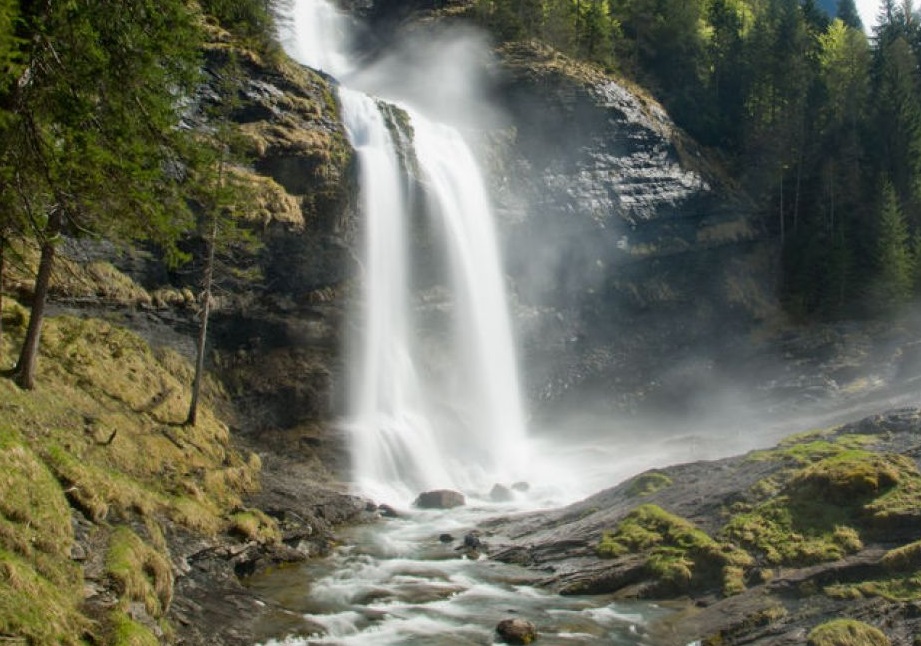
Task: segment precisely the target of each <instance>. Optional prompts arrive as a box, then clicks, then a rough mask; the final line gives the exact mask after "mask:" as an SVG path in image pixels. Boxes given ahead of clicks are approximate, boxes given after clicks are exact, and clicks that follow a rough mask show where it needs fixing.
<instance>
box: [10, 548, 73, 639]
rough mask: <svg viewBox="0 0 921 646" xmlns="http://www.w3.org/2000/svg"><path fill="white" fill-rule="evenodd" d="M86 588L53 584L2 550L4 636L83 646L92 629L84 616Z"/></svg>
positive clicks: (29, 564)
mask: <svg viewBox="0 0 921 646" xmlns="http://www.w3.org/2000/svg"><path fill="white" fill-rule="evenodd" d="M82 592H83V590H82V585H81V584H79V583H75V582H70V583H62V582H60V581H55V582H52V581H50V580H49V579H48V578H46V577H44V576H42V575H41V574H39V573H38V572H37V571H36V569H35V567H34V565H33V563H32V562H31V561H29V560H28V559H25V558H23V557H21V556H19V555H17V554H14V553H12V552H9V551H7V550H3V549H0V635H4V636H10V635H16V636H20V637H24V638H25V639H26V640H27V641H28V643H30V644H41V645H46V644H47V645H48V646H51V645H53V644H79V643H81V637H82V636H83V635H84V633H86V632H87V631H88V630H89V628H90V622H89V620H88V619H87V618H86V617H84V616H82V615H81V614H80V610H79V608H80V603H81V602H82V599H83V597H82Z"/></svg>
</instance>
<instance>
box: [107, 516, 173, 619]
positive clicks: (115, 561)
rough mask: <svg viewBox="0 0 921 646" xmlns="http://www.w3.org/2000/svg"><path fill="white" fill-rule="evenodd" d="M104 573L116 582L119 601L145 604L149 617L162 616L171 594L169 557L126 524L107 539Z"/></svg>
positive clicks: (124, 603)
mask: <svg viewBox="0 0 921 646" xmlns="http://www.w3.org/2000/svg"><path fill="white" fill-rule="evenodd" d="M106 574H108V575H109V576H110V577H112V578H113V579H114V580H115V582H116V584H117V585H116V587H117V589H118V590H119V593H120V595H119V596H120V599H121V603H122V604H123V605H127V604H128V603H129V602H131V601H137V602H141V603H143V604H144V607H145V608H146V609H147V612H148V614H150V615H151V616H152V617H162V616H163V614H164V613H165V612H166V610H167V608H169V604H170V601H171V600H172V598H173V575H172V571H171V569H170V564H169V559H168V558H167V557H166V555H164V554H162V553H160V552H159V551H158V550H157V549H155V548H153V547H151V546H150V545H148V544H147V543H145V542H144V541H143V540H141V538H140V537H139V536H138V535H137V534H135V533H134V532H133V531H132V530H131V529H129V528H127V527H117V528H116V529H115V531H114V532H113V533H112V536H111V538H110V540H109V549H108V552H107V553H106Z"/></svg>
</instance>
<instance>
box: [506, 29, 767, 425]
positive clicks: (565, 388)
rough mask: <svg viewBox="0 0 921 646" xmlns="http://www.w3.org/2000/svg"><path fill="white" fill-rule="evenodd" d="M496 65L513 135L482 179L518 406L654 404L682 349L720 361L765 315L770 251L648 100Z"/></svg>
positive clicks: (542, 54)
mask: <svg viewBox="0 0 921 646" xmlns="http://www.w3.org/2000/svg"><path fill="white" fill-rule="evenodd" d="M500 55H501V61H502V62H501V69H500V71H499V72H498V74H497V77H498V78H499V84H498V87H497V96H498V97H500V99H501V101H502V102H503V104H504V106H505V108H506V110H507V112H508V114H509V115H510V120H511V122H512V123H514V124H515V130H514V132H513V134H512V136H510V137H508V138H506V139H505V140H504V141H503V142H501V143H500V147H501V151H500V152H499V153H498V155H497V157H496V158H495V160H494V161H493V172H494V173H495V175H494V177H493V179H494V181H495V185H496V188H497V190H496V194H497V195H498V200H499V203H500V213H501V215H502V218H503V222H504V226H505V239H506V241H507V245H506V246H507V257H508V260H509V263H510V267H511V269H510V271H511V274H512V276H513V279H514V282H515V289H516V293H517V296H518V303H519V305H520V306H521V307H520V310H519V314H520V315H521V317H522V320H523V323H524V325H523V327H524V328H525V330H526V334H525V339H524V347H525V353H526V355H527V358H526V360H525V361H526V363H528V365H533V366H540V367H542V369H538V370H534V371H532V372H531V375H530V383H529V389H530V392H531V395H532V397H533V398H536V399H539V400H554V401H558V400H559V399H560V398H567V397H571V396H572V395H570V394H569V393H571V392H578V393H579V397H591V398H592V399H597V396H598V395H599V394H601V395H603V397H602V398H603V399H604V400H606V401H609V402H611V403H612V404H613V405H614V406H615V407H618V408H621V409H624V408H626V409H631V408H634V407H636V406H642V405H643V404H644V401H645V402H646V403H648V404H650V405H655V406H660V405H661V404H662V402H661V401H658V399H657V394H656V391H657V390H660V385H659V384H658V383H657V379H658V378H659V376H661V374H662V373H663V372H664V371H666V370H668V369H669V367H670V366H671V365H672V364H673V363H674V362H675V361H676V358H677V360H678V361H681V360H682V356H683V355H687V351H686V349H687V348H688V347H689V346H691V345H694V346H695V348H696V350H697V351H700V350H701V349H703V351H704V352H705V353H706V352H707V351H708V350H710V351H712V352H714V353H718V352H719V351H720V346H721V344H725V341H726V338H727V336H728V335H730V334H737V333H740V332H745V331H748V330H749V329H751V327H752V325H753V324H754V323H756V322H757V321H759V320H761V319H763V318H765V317H767V316H770V315H771V313H772V312H773V309H774V303H773V298H772V296H771V285H770V284H769V282H768V276H770V275H771V269H772V264H773V262H774V251H773V249H772V246H771V244H770V243H768V242H766V241H765V239H764V236H763V232H762V230H761V228H760V227H759V225H758V224H757V223H756V221H755V219H754V215H753V207H752V205H750V204H749V203H748V202H747V201H746V199H745V197H744V196H743V195H740V194H738V193H737V192H735V191H733V189H732V187H731V186H730V185H729V184H728V183H726V182H725V181H723V180H722V178H721V174H720V170H719V166H718V165H717V164H714V163H711V162H710V161H709V160H708V158H707V156H706V155H705V154H704V153H703V152H702V151H700V150H698V149H697V148H696V146H695V145H694V144H693V142H691V141H689V140H688V139H687V138H686V137H685V136H684V135H683V134H682V133H681V132H680V131H678V129H677V128H676V127H675V126H674V124H673V123H672V122H671V120H670V119H669V117H668V115H667V114H666V113H665V112H664V110H663V109H662V108H661V107H660V106H659V105H658V104H657V103H655V102H654V101H653V100H651V99H649V98H646V97H644V96H643V95H642V94H641V93H639V92H637V91H634V90H633V89H630V88H628V87H626V86H625V85H624V84H622V83H621V82H618V81H616V80H614V79H612V78H610V77H607V76H606V75H604V74H602V73H601V72H599V71H598V70H596V69H594V68H591V67H588V66H585V65H582V64H579V63H577V62H574V61H571V60H568V59H566V58H565V57H562V56H561V55H559V54H557V53H555V52H553V51H552V50H549V49H544V48H541V47H539V46H537V45H534V44H517V45H507V46H505V47H504V48H502V49H501V50H500ZM716 338H719V343H714V342H713V341H714V339H716ZM687 356H688V358H690V355H687ZM694 361H696V362H697V366H696V367H700V368H704V369H705V371H706V370H709V367H708V366H709V365H710V364H709V363H708V362H707V361H706V360H699V359H696V358H695V359H694ZM624 375H631V376H630V377H625V376H624Z"/></svg>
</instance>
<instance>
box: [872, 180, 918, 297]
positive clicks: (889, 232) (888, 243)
mask: <svg viewBox="0 0 921 646" xmlns="http://www.w3.org/2000/svg"><path fill="white" fill-rule="evenodd" d="M876 262H877V270H878V287H877V297H878V298H879V302H880V305H881V306H883V307H884V308H891V307H897V306H899V305H901V304H903V303H906V302H907V301H908V299H909V298H910V297H911V292H912V283H913V279H914V264H913V262H914V261H913V258H912V253H911V247H910V244H909V234H908V226H907V225H906V223H905V218H904V217H903V215H902V209H901V208H900V207H899V202H898V197H897V196H896V193H895V189H894V188H893V186H892V183H891V182H889V181H886V182H884V183H883V187H882V191H881V198H880V207H879V233H878V236H877V242H876Z"/></svg>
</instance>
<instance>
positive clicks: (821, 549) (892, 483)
mask: <svg viewBox="0 0 921 646" xmlns="http://www.w3.org/2000/svg"><path fill="white" fill-rule="evenodd" d="M844 438H845V439H847V440H848V442H847V443H838V442H834V443H828V442H825V441H824V440H823V441H821V442H819V443H818V444H817V443H816V442H815V441H808V442H797V443H794V444H792V445H790V446H793V447H796V451H795V452H794V453H793V454H790V453H782V455H784V456H786V457H791V456H792V459H793V461H794V462H795V463H796V464H798V465H804V466H800V467H799V468H792V469H787V470H784V471H782V472H781V473H780V474H779V475H778V476H774V477H772V478H768V479H766V480H765V481H761V482H759V483H757V484H756V486H755V487H753V489H752V495H753V496H754V497H755V498H756V499H758V498H760V499H764V502H761V503H755V504H752V505H747V506H745V505H743V506H742V507H741V508H736V509H735V510H734V511H735V512H736V513H735V514H734V515H733V516H732V517H731V518H730V519H729V521H728V522H727V523H726V525H725V527H724V528H723V531H722V535H723V536H724V538H725V539H726V540H729V541H732V542H735V543H737V544H739V545H741V546H743V547H745V548H746V549H748V550H750V551H751V552H752V553H753V554H755V555H756V556H757V557H759V558H761V559H763V560H764V561H765V562H766V563H768V564H771V565H790V566H801V565H809V564H814V563H820V562H823V561H833V560H836V559H840V558H842V557H843V556H845V555H847V554H850V553H853V552H856V551H858V550H860V549H861V548H862V546H863V542H862V539H863V537H864V536H868V537H874V536H876V535H878V534H882V533H884V532H885V530H886V528H887V527H890V526H891V525H892V524H902V523H905V522H909V521H910V520H911V519H913V518H915V517H916V516H917V514H918V511H917V510H918V504H919V501H921V474H919V473H918V470H917V468H916V467H915V465H914V463H913V462H912V461H911V460H909V459H908V458H905V457H903V456H899V455H894V454H886V453H882V454H878V453H871V452H869V451H865V450H863V449H858V448H852V444H857V445H859V444H866V443H867V440H866V436H859V435H851V436H844Z"/></svg>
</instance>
